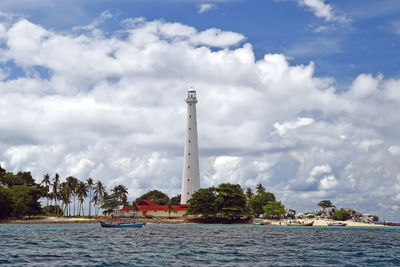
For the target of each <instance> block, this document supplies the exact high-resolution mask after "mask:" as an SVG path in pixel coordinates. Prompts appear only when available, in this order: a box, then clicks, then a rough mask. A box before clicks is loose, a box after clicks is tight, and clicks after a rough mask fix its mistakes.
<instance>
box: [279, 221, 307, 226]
mask: <svg viewBox="0 0 400 267" xmlns="http://www.w3.org/2000/svg"><path fill="white" fill-rule="evenodd" d="M313 225H314V221H311V222H307V223H306V222H300V221H294V220H290V221H287V222H286V226H313Z"/></svg>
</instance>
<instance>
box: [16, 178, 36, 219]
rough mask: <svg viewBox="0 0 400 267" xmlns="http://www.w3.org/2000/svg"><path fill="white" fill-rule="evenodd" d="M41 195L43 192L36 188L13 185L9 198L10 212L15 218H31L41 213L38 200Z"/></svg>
mask: <svg viewBox="0 0 400 267" xmlns="http://www.w3.org/2000/svg"><path fill="white" fill-rule="evenodd" d="M42 195H43V190H42V189H41V188H37V187H30V186H28V185H26V184H24V185H14V186H12V187H11V191H10V198H11V202H12V205H11V206H12V212H13V215H14V216H16V217H22V216H29V217H30V216H32V215H38V214H40V213H41V209H42V208H41V206H40V203H39V199H40V198H41V197H42Z"/></svg>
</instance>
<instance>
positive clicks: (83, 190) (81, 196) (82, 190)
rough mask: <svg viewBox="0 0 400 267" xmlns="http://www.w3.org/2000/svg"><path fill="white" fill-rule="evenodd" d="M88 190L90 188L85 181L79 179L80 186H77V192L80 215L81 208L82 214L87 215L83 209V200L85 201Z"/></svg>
mask: <svg viewBox="0 0 400 267" xmlns="http://www.w3.org/2000/svg"><path fill="white" fill-rule="evenodd" d="M87 192H88V188H87V185H86V184H85V182H81V181H79V183H78V186H77V191H76V194H77V196H78V215H79V216H80V215H81V210H82V214H83V215H85V213H84V210H83V202H84V201H85V198H86V197H87Z"/></svg>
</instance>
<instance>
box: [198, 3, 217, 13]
mask: <svg viewBox="0 0 400 267" xmlns="http://www.w3.org/2000/svg"><path fill="white" fill-rule="evenodd" d="M198 8H199V11H198V12H199V13H204V12H207V11H210V10H212V9H215V8H217V5H215V4H200V5H199V6H198Z"/></svg>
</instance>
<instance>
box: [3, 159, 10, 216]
mask: <svg viewBox="0 0 400 267" xmlns="http://www.w3.org/2000/svg"><path fill="white" fill-rule="evenodd" d="M0 168H1V167H0ZM0 171H1V169H0ZM0 175H1V172H0ZM11 211H12V208H11V199H10V189H9V188H7V187H5V186H2V185H0V218H7V217H10V215H11Z"/></svg>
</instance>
